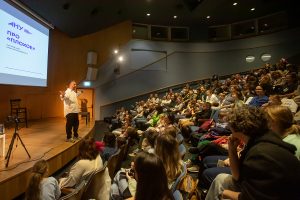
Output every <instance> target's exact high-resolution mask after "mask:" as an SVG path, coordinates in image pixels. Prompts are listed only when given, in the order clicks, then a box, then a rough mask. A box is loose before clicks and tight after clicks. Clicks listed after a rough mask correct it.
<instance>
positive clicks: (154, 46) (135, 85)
mask: <svg viewBox="0 0 300 200" xmlns="http://www.w3.org/2000/svg"><path fill="white" fill-rule="evenodd" d="M299 40H300V29H293V30H289V31H283V32H278V33H274V34H270V35H262V36H258V37H253V38H246V39H241V40H232V41H227V42H219V43H171V42H154V41H144V40H131V41H130V42H129V43H128V44H127V45H126V46H123V47H122V54H123V55H124V59H125V60H124V62H123V63H122V64H121V67H120V68H121V72H120V74H119V75H118V74H114V73H113V69H114V67H115V66H116V62H115V61H114V59H111V60H109V61H108V62H107V63H105V65H104V66H102V68H101V71H100V76H99V78H98V80H97V82H96V83H95V84H94V87H95V88H96V90H95V93H96V102H95V108H96V119H103V117H105V116H107V115H110V114H112V113H111V110H113V109H110V111H105V110H103V109H102V110H101V111H102V112H103V113H105V114H103V113H100V107H101V106H104V105H107V104H110V103H112V102H116V101H120V100H124V99H126V98H129V97H132V96H136V95H139V94H143V93H147V92H150V91H154V90H157V89H160V88H163V87H168V86H171V85H174V84H179V83H183V82H187V81H191V80H197V79H203V78H208V77H211V76H212V75H213V74H219V75H226V74H231V73H236V72H241V71H246V70H249V69H251V68H256V67H259V66H262V65H263V64H264V63H263V62H262V61H261V60H260V56H261V54H263V53H270V54H271V55H272V59H271V61H270V62H271V63H275V62H277V61H278V60H279V59H280V58H281V57H290V56H293V55H295V54H299V52H300V43H299ZM132 49H145V50H155V51H156V52H150V51H135V50H134V51H133V50H132ZM158 51H166V52H167V54H168V56H167V62H166V59H164V58H165V56H166V54H165V53H163V52H158ZM247 55H253V56H255V57H256V60H255V61H254V62H253V63H246V62H245V57H246V56H247ZM157 60H160V61H159V62H156V63H154V64H151V63H153V62H155V61H157ZM148 64H150V65H149V66H147V67H145V68H143V66H145V65H148ZM102 114H103V115H102Z"/></svg>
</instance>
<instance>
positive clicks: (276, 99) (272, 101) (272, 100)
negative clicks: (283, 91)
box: [269, 95, 281, 106]
mask: <svg viewBox="0 0 300 200" xmlns="http://www.w3.org/2000/svg"><path fill="white" fill-rule="evenodd" d="M269 105H278V106H279V105H281V100H280V96H279V95H271V96H270V97H269Z"/></svg>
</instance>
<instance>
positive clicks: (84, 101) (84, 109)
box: [80, 99, 88, 112]
mask: <svg viewBox="0 0 300 200" xmlns="http://www.w3.org/2000/svg"><path fill="white" fill-rule="evenodd" d="M80 101H81V102H80V107H81V108H80V110H81V112H88V108H87V103H88V100H87V99H80Z"/></svg>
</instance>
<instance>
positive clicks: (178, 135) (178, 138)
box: [176, 133, 184, 144]
mask: <svg viewBox="0 0 300 200" xmlns="http://www.w3.org/2000/svg"><path fill="white" fill-rule="evenodd" d="M176 140H177V142H178V144H182V143H183V140H184V138H183V136H182V135H181V133H177V135H176Z"/></svg>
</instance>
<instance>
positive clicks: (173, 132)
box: [164, 126, 177, 138]
mask: <svg viewBox="0 0 300 200" xmlns="http://www.w3.org/2000/svg"><path fill="white" fill-rule="evenodd" d="M164 134H169V135H171V136H172V137H173V138H176V134H177V130H176V128H175V127H174V126H171V127H167V128H165V130H164Z"/></svg>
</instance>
